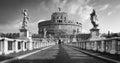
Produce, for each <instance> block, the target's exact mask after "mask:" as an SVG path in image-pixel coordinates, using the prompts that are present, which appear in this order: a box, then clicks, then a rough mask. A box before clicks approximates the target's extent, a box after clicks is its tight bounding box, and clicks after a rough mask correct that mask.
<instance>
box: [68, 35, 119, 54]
mask: <svg viewBox="0 0 120 63" xmlns="http://www.w3.org/2000/svg"><path fill="white" fill-rule="evenodd" d="M68 45H71V46H75V47H79V48H81V49H85V50H93V51H99V52H106V53H110V54H120V37H114V38H107V39H99V40H85V41H80V42H70V43H68Z"/></svg>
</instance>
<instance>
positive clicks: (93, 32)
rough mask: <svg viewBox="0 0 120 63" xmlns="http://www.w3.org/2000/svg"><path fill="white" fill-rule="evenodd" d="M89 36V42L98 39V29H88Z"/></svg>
mask: <svg viewBox="0 0 120 63" xmlns="http://www.w3.org/2000/svg"><path fill="white" fill-rule="evenodd" d="M90 34H91V38H90V40H97V39H100V37H99V29H97V28H92V29H90Z"/></svg>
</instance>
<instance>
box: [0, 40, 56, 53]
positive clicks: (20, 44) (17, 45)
mask: <svg viewBox="0 0 120 63" xmlns="http://www.w3.org/2000/svg"><path fill="white" fill-rule="evenodd" d="M50 45H55V42H41V41H29V40H20V39H9V38H0V55H2V54H4V55H7V54H10V53H18V52H20V51H27V50H33V49H38V48H41V47H46V46H50Z"/></svg>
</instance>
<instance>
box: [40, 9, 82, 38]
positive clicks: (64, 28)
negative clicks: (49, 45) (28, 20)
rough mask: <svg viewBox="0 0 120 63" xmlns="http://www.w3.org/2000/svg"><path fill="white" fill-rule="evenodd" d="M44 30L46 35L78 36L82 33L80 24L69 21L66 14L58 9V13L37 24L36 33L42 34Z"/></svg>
mask: <svg viewBox="0 0 120 63" xmlns="http://www.w3.org/2000/svg"><path fill="white" fill-rule="evenodd" d="M44 30H46V31H47V33H46V34H47V35H48V34H51V35H57V36H61V35H72V34H74V33H76V34H79V33H81V31H82V24H81V23H79V22H78V21H73V20H69V18H68V14H67V13H66V12H63V11H61V9H59V11H58V12H54V13H52V15H51V19H50V20H46V21H42V22H39V23H38V33H39V34H43V31H44Z"/></svg>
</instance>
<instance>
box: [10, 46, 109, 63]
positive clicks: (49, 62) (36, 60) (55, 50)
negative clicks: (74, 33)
mask: <svg viewBox="0 0 120 63" xmlns="http://www.w3.org/2000/svg"><path fill="white" fill-rule="evenodd" d="M10 63H110V62H107V61H105V60H102V59H98V58H96V57H92V56H89V55H87V54H84V53H82V52H80V51H77V50H75V49H73V48H71V47H70V46H65V45H55V46H53V47H51V48H48V49H46V50H43V51H41V52H38V53H36V54H33V55H30V56H28V57H25V58H23V59H20V60H15V61H12V62H10Z"/></svg>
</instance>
